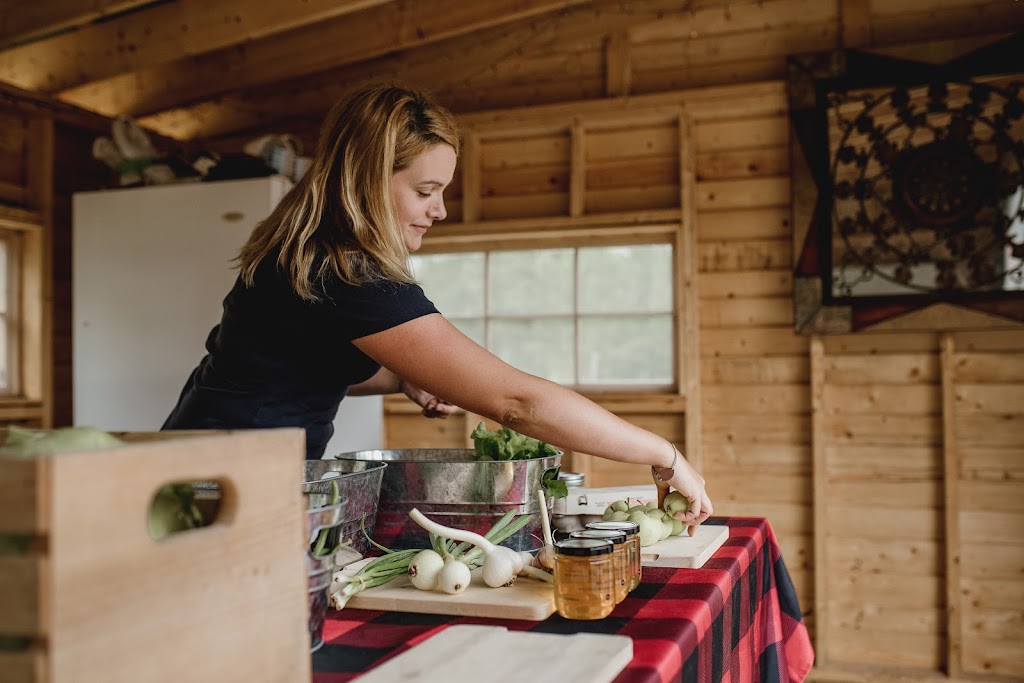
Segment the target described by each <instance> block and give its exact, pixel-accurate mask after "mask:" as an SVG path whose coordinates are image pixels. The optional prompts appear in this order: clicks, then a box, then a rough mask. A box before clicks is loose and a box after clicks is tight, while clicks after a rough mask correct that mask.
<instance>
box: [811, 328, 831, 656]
mask: <svg viewBox="0 0 1024 683" xmlns="http://www.w3.org/2000/svg"><path fill="white" fill-rule="evenodd" d="M826 415H827V411H826V406H825V346H824V344H823V343H822V340H821V337H819V336H813V337H811V477H812V480H813V501H812V514H813V519H814V521H813V532H812V533H813V541H814V665H815V667H817V668H820V667H822V666H825V665H826V664H827V663H828V645H829V643H828V527H827V520H828V509H827V507H826V506H827V504H828V495H827V489H828V460H827V458H826V455H825V454H826V451H825V439H826V435H827V433H828V432H827V431H826V425H825V419H826Z"/></svg>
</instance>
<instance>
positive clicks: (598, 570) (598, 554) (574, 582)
mask: <svg viewBox="0 0 1024 683" xmlns="http://www.w3.org/2000/svg"><path fill="white" fill-rule="evenodd" d="M613 555H614V547H613V545H612V543H611V541H608V540H606V539H600V538H567V539H565V540H562V541H555V571H554V574H555V609H556V610H557V611H558V613H559V614H560V615H562V616H563V617H565V618H566V619H581V620H583V619H588V620H589V619H604V618H605V617H606V616H608V615H609V614H611V613H612V610H613V609H615V592H614V591H615V589H614V587H613V585H612V573H613V565H612V557H613Z"/></svg>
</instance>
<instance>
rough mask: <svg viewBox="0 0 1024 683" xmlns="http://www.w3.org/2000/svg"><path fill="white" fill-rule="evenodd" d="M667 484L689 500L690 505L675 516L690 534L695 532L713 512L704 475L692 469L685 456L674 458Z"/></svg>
mask: <svg viewBox="0 0 1024 683" xmlns="http://www.w3.org/2000/svg"><path fill="white" fill-rule="evenodd" d="M668 484H669V486H671V487H672V488H673V489H675V490H676V491H679V492H680V493H681V494H683V496H685V497H686V499H687V500H688V501H690V507H689V508H687V510H686V512H685V513H682V514H681V515H680V514H677V515H676V518H677V519H678V520H679V521H681V522H682V523H683V524H684V525H686V526H688V527H689V532H690V536H693V535H694V534H695V533H697V527H699V526H700V524H701V522H703V521H704V520H706V519H707V518H708V517H710V516H711V513H712V512H714V508H713V507H712V505H711V498H709V497H708V492H707V491H706V490H705V488H704V477H702V476H700V474H698V473H697V470H695V469H693V465H691V464H690V463H689V462H687V461H686V458H682V457H680V458H676V460H675V466H674V467H673V469H672V478H671V479H669V480H668Z"/></svg>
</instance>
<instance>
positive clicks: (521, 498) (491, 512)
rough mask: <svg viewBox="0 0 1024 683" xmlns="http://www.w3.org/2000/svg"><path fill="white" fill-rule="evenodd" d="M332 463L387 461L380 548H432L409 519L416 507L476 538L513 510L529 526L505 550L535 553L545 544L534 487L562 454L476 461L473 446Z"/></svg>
mask: <svg viewBox="0 0 1024 683" xmlns="http://www.w3.org/2000/svg"><path fill="white" fill-rule="evenodd" d="M334 459H335V460H338V461H355V462H385V463H387V465H388V467H387V469H386V470H385V471H384V477H383V481H382V482H381V488H380V501H379V503H378V505H377V521H376V525H375V531H374V535H373V539H374V540H375V541H376V542H378V543H380V544H381V545H383V546H385V547H388V548H393V549H402V548H429V547H430V541H429V539H428V536H427V533H426V531H424V530H423V529H422V528H421V527H420V526H419V525H417V524H416V523H414V522H413V521H412V520H410V519H409V516H408V514H409V511H410V510H412V509H413V508H418V509H419V510H420V512H422V513H423V514H425V515H427V516H428V517H430V518H431V519H435V520H437V521H438V522H440V523H441V524H444V525H446V526H454V527H457V528H460V529H469V530H471V531H475V532H477V533H480V534H482V533H484V532H486V531H487V530H488V529H489V528H490V527H491V525H493V524H494V522H496V521H497V520H498V519H499V518H501V516H502V515H504V514H505V513H506V512H507V511H508V510H509V509H514V510H515V513H516V515H529V516H530V518H531V519H530V522H529V523H528V524H527V525H526V526H525V527H523V529H522V530H520V531H519V532H517V533H516V534H514V535H513V536H511V537H510V538H509V539H507V540H506V541H504V542H503V544H502V545H507V546H509V547H510V548H514V549H516V550H535V549H537V548H539V547H541V546H542V545H543V543H544V542H543V527H542V525H541V518H540V514H539V510H540V505H539V503H538V502H537V489H539V488H540V487H541V483H542V479H543V476H544V473H545V472H546V471H548V470H551V469H554V468H557V467H558V466H559V464H560V462H561V459H562V455H561V454H558V455H552V456H548V457H546V458H534V459H531V460H477V459H476V454H475V452H474V451H473V449H471V448H404V449H403V448H399V449H391V450H370V451H355V452H351V453H340V454H338V455H336V456H334ZM550 511H551V500H550V499H548V514H550Z"/></svg>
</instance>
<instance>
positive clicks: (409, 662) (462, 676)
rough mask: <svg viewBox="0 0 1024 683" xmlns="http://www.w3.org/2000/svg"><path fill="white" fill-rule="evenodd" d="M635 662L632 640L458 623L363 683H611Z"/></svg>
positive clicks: (386, 664)
mask: <svg viewBox="0 0 1024 683" xmlns="http://www.w3.org/2000/svg"><path fill="white" fill-rule="evenodd" d="M413 590H416V589H413ZM495 590H497V589H495ZM350 604H351V603H350ZM632 659H633V639H632V638H629V637H628V636H613V635H601V634H596V633H575V634H572V635H560V634H556V633H533V632H529V631H509V630H508V629H506V628H505V627H503V626H473V625H461V624H457V625H455V626H449V627H448V628H446V629H444V630H443V631H441V632H440V633H437V634H436V635H433V636H431V637H430V638H428V639H427V640H424V641H423V642H422V643H419V644H417V645H416V646H414V647H412V648H410V649H408V650H406V651H405V652H403V653H402V654H400V655H398V656H397V657H394V658H393V659H389V660H388V661H386V662H384V663H383V664H381V665H380V666H378V667H376V668H374V669H371V670H370V671H368V672H366V673H365V674H364V675H363V676H361V677H360V678H359V682H360V683H394V681H403V682H406V683H434V682H435V681H438V680H444V681H450V682H451V683H463V682H465V683H469V682H478V681H487V683H506V682H507V683H520V682H521V681H530V683H565V681H586V682H587V683H611V681H612V680H614V678H615V677H616V676H618V675H619V672H621V671H622V670H623V669H625V668H626V666H627V665H628V664H629V662H630V661H631V660H632Z"/></svg>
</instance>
